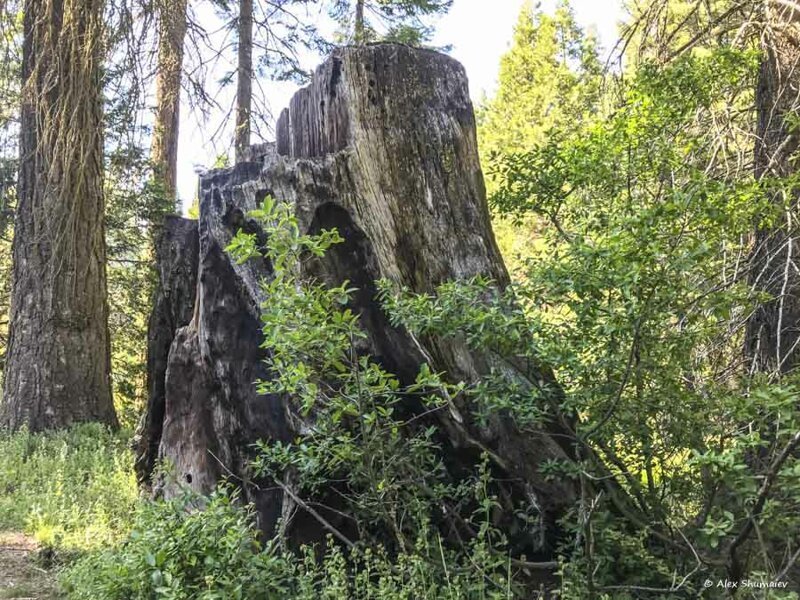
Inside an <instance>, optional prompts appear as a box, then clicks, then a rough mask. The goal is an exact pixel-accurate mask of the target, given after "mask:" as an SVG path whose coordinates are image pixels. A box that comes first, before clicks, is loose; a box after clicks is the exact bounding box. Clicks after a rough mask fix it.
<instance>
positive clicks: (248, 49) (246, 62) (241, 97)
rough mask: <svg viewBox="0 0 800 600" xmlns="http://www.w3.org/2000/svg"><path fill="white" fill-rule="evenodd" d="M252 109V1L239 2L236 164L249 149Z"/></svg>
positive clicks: (241, 0) (243, 0) (242, 0)
mask: <svg viewBox="0 0 800 600" xmlns="http://www.w3.org/2000/svg"><path fill="white" fill-rule="evenodd" d="M252 107H253V0H239V55H238V68H237V83H236V134H235V146H236V162H237V163H238V162H242V161H243V160H245V155H246V154H247V152H248V150H249V148H250V112H251V111H252Z"/></svg>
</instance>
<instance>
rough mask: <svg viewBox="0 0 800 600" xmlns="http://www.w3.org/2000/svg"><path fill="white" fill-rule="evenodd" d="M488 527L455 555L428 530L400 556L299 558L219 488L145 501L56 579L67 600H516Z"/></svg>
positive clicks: (361, 550) (316, 554)
mask: <svg viewBox="0 0 800 600" xmlns="http://www.w3.org/2000/svg"><path fill="white" fill-rule="evenodd" d="M200 505H202V510H200V509H198V506H200ZM487 532H488V530H485V531H484V535H482V536H479V538H478V539H477V540H476V542H475V543H474V544H472V546H471V548H470V552H469V554H468V555H461V556H456V555H454V554H452V553H450V552H448V551H447V550H446V549H445V548H444V547H443V545H442V544H441V541H440V540H438V538H436V537H434V536H429V537H423V536H420V538H419V539H418V540H417V542H416V544H415V545H414V546H413V549H412V550H411V551H409V552H403V553H401V554H400V555H397V556H390V555H389V553H388V552H387V551H386V550H385V549H384V548H383V547H381V546H380V545H375V546H372V547H362V546H357V547H354V548H352V549H350V550H344V549H342V547H341V546H340V545H336V544H334V542H333V541H332V539H328V540H327V542H326V543H325V545H324V547H322V548H319V547H311V546H304V547H302V548H301V549H300V552H299V553H298V554H295V553H292V552H290V551H288V550H286V549H285V548H284V547H283V546H282V545H280V544H279V543H278V541H277V540H272V541H270V542H269V543H267V544H266V545H265V546H264V547H262V545H261V543H260V542H259V539H258V537H259V536H258V531H257V529H256V527H255V520H254V515H253V512H252V510H251V509H250V508H248V507H245V506H242V505H241V503H239V502H238V500H237V495H236V493H235V492H233V491H232V488H229V487H221V488H220V489H218V490H217V491H216V492H214V493H213V494H212V495H211V496H209V497H207V498H202V497H199V496H197V495H194V494H192V493H191V492H186V493H185V494H184V495H182V496H180V497H177V498H175V499H172V500H169V501H159V502H153V503H147V504H145V505H143V506H142V507H141V509H140V510H139V511H138V513H137V516H136V522H135V524H134V527H133V530H132V531H131V534H130V535H129V536H128V538H127V539H126V540H125V541H124V542H123V543H122V544H120V545H119V546H118V547H117V548H113V549H106V550H102V551H97V552H95V553H93V554H91V555H88V556H86V557H84V558H82V559H81V560H80V561H78V562H77V563H76V564H75V565H74V566H73V567H72V568H71V569H69V570H68V571H66V572H65V574H64V576H63V577H62V584H63V586H64V589H65V591H66V594H67V597H68V598H70V599H72V600H81V599H87V600H88V599H92V600H94V599H97V598H103V599H106V600H117V599H119V600H137V599H141V600H144V599H148V600H149V599H151V598H163V599H169V600H184V599H190V598H191V599H196V600H212V599H223V598H224V599H226V600H227V599H252V600H272V599H283V598H292V599H294V600H320V599H322V600H342V599H352V600H368V599H369V600H372V599H380V598H386V599H392V600H401V599H408V600H411V599H416V598H425V599H428V600H436V599H439V598H441V599H445V598H446V599H448V600H460V599H464V600H467V599H475V600H478V599H498V600H499V599H501V598H512V597H514V596H512V587H511V584H510V583H509V582H505V583H503V582H498V581H495V580H494V579H493V578H492V577H489V576H488V574H487V573H488V572H489V571H491V570H494V569H496V568H497V567H498V566H502V565H499V564H497V563H496V561H497V558H496V556H493V555H492V553H490V552H487V550H488V544H487V538H486V535H485V534H486V533H487ZM501 560H502V559H501Z"/></svg>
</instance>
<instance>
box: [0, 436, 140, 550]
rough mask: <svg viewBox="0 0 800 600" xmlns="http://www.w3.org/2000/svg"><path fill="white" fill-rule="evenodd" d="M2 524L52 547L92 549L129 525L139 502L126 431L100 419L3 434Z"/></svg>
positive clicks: (0, 452)
mask: <svg viewBox="0 0 800 600" xmlns="http://www.w3.org/2000/svg"><path fill="white" fill-rule="evenodd" d="M0 457H2V458H0V490H2V494H0V528H2V529H9V530H24V531H26V532H27V533H30V534H32V535H34V536H35V537H36V539H37V541H38V542H39V543H41V544H44V545H48V546H58V547H61V548H68V549H88V548H94V547H99V546H102V545H104V544H109V543H111V542H113V541H115V540H116V539H117V538H118V537H119V536H120V535H124V533H125V532H126V531H127V530H128V528H129V527H130V523H131V513H132V511H133V509H134V507H135V505H136V503H137V496H138V492H137V487H136V477H135V476H134V473H133V458H132V456H131V453H130V451H129V449H128V448H127V438H126V436H124V435H117V434H113V433H110V432H109V431H108V430H107V429H105V428H104V427H102V426H100V425H97V424H87V425H79V426H76V427H74V428H72V429H70V430H68V431H62V432H58V433H45V434H32V433H29V432H27V431H24V430H23V431H20V432H18V433H15V434H13V435H8V434H2V435H0Z"/></svg>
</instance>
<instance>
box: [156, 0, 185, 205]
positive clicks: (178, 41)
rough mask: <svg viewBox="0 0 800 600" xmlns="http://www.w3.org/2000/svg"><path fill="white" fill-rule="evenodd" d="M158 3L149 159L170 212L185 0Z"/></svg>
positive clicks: (174, 182) (174, 179) (175, 169)
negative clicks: (153, 103)
mask: <svg viewBox="0 0 800 600" xmlns="http://www.w3.org/2000/svg"><path fill="white" fill-rule="evenodd" d="M157 6H158V15H159V16H158V22H159V25H158V67H157V71H156V117H155V126H154V130H153V141H152V145H151V148H150V159H151V160H152V162H153V170H154V175H155V181H156V183H157V184H158V185H159V186H160V188H161V192H162V193H163V195H164V199H165V202H166V204H167V205H166V206H165V210H166V211H167V212H173V211H174V210H175V203H176V200H177V181H178V132H179V128H180V106H181V73H182V71H183V42H184V39H185V37H186V27H187V23H186V6H187V0H159V2H158V4H157Z"/></svg>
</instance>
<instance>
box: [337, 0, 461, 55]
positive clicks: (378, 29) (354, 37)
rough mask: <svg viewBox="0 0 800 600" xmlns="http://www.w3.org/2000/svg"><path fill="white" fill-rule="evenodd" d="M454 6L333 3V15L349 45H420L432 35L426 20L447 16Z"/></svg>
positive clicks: (441, 0)
mask: <svg viewBox="0 0 800 600" xmlns="http://www.w3.org/2000/svg"><path fill="white" fill-rule="evenodd" d="M452 4H453V0H332V2H331V5H330V13H331V16H332V17H334V18H335V19H336V20H337V21H339V23H341V24H342V26H343V28H344V29H345V31H346V34H345V36H344V37H345V40H346V41H348V42H351V43H354V44H365V43H368V42H374V41H379V40H384V41H393V42H401V43H405V44H411V45H419V44H422V43H424V42H426V41H428V40H429V39H430V38H431V36H432V34H433V31H432V28H431V26H430V24H429V23H428V22H427V21H426V17H431V16H435V15H439V14H444V13H446V12H447V11H448V10H450V6H451V5H452Z"/></svg>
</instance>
